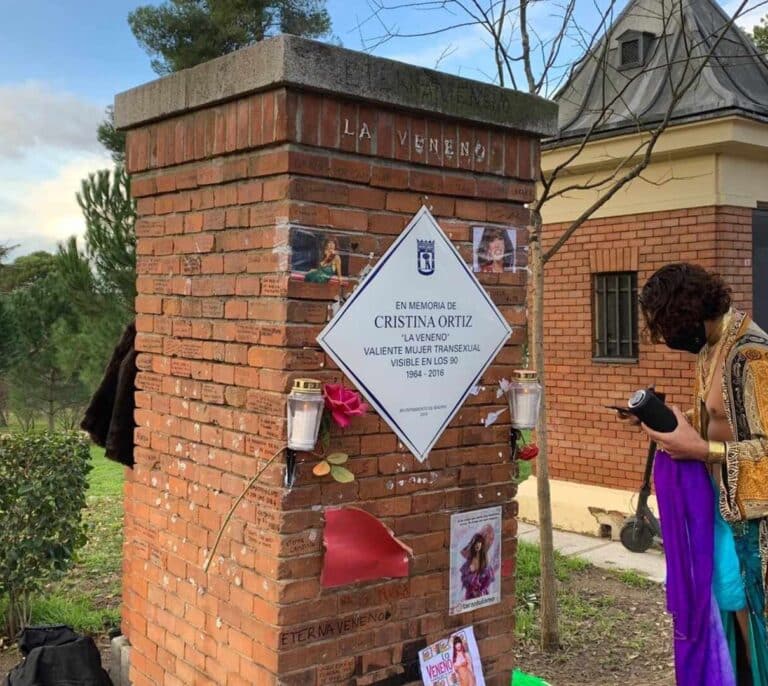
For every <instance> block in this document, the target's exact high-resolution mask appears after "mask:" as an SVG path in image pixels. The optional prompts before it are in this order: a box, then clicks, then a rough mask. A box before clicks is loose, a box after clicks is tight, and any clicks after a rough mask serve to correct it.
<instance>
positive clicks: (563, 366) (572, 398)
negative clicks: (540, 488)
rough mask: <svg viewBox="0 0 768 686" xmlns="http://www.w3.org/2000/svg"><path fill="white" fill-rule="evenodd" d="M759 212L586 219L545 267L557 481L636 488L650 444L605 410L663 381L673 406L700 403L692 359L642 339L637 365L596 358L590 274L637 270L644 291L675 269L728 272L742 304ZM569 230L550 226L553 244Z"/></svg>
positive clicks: (748, 294)
mask: <svg viewBox="0 0 768 686" xmlns="http://www.w3.org/2000/svg"><path fill="white" fill-rule="evenodd" d="M751 222H752V213H751V210H748V209H744V208H734V207H702V208H694V209H689V210H677V211H670V212H655V213H648V214H641V215H635V216H622V217H609V218H605V219H596V220H593V221H590V222H587V223H586V224H585V225H584V226H582V227H581V228H579V229H578V230H577V232H576V234H575V235H574V236H573V237H572V238H571V240H570V241H569V242H568V243H567V244H566V245H565V246H564V247H563V248H562V249H561V250H560V252H559V253H558V254H557V256H555V257H554V258H553V259H552V260H551V261H550V262H549V264H548V265H547V268H546V284H547V285H546V293H545V321H546V325H545V348H546V370H547V384H548V403H549V404H548V406H547V407H548V412H549V437H550V441H551V444H550V445H551V456H550V460H551V467H550V469H551V474H552V476H553V478H556V479H565V480H568V481H578V482H581V483H589V484H596V485H599V486H608V487H615V488H624V489H631V490H636V489H637V488H638V486H639V484H640V481H641V479H642V472H643V468H644V465H645V453H646V449H647V444H646V443H645V441H644V440H643V438H642V436H641V435H640V434H639V433H638V432H637V431H635V430H628V429H625V428H623V427H622V426H621V424H620V422H618V421H616V420H615V419H614V416H613V414H612V413H611V411H610V410H607V409H605V408H604V407H603V405H606V404H624V403H625V402H626V400H627V398H628V397H629V395H630V393H631V392H632V391H633V390H635V389H637V388H642V387H644V386H648V385H651V384H655V385H656V387H657V388H658V389H659V390H662V391H664V392H666V393H667V394H668V396H669V399H670V400H671V402H674V403H677V404H679V405H680V406H681V407H683V408H684V409H686V408H688V407H690V405H691V401H692V399H691V384H692V371H693V364H692V357H691V356H690V355H686V354H682V353H675V352H672V351H668V350H667V349H666V348H664V347H663V346H654V345H650V344H649V343H648V342H647V341H645V340H643V336H642V317H641V318H640V322H639V326H640V330H641V343H640V354H639V362H638V363H637V364H607V363H603V362H593V361H592V349H593V348H592V300H591V298H592V295H591V288H592V284H591V281H592V280H591V274H592V273H595V272H600V271H633V270H637V271H638V279H637V281H638V289H641V288H642V285H643V284H644V283H645V281H646V280H647V279H648V277H649V276H650V275H651V274H652V273H653V272H654V271H655V270H656V269H658V268H659V267H661V266H663V265H664V264H667V263H669V262H675V261H689V262H697V263H699V264H701V265H703V266H704V267H706V268H707V269H713V270H716V271H719V272H720V273H721V274H722V275H723V277H724V278H725V279H726V280H727V281H728V283H729V284H730V285H731V286H732V288H733V293H734V300H735V303H736V305H737V306H738V307H741V308H745V309H747V310H749V308H750V306H751V299H752V276H751V275H752V269H751V263H750V261H749V260H750V258H751V249H752V242H751V241H752V236H751ZM563 228H564V226H562V225H550V226H547V227H546V229H545V243H546V244H550V245H551V244H552V243H553V242H554V240H555V239H556V237H557V236H559V235H560V232H561V231H562V230H563Z"/></svg>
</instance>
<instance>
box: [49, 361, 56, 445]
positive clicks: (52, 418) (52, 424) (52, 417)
mask: <svg viewBox="0 0 768 686" xmlns="http://www.w3.org/2000/svg"><path fill="white" fill-rule="evenodd" d="M55 383H56V372H55V371H51V379H50V384H49V386H48V431H50V432H51V433H53V432H54V430H55V429H56V407H55V404H54V403H55V399H54V395H53V394H54V384H55Z"/></svg>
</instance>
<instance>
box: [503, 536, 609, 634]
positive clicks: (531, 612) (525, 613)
mask: <svg viewBox="0 0 768 686" xmlns="http://www.w3.org/2000/svg"><path fill="white" fill-rule="evenodd" d="M589 566H590V564H589V563H588V562H586V561H584V560H582V559H580V558H577V557H566V556H564V555H560V554H559V553H558V552H555V576H556V577H557V580H558V581H561V582H564V581H568V579H569V578H570V577H571V576H572V575H573V574H576V573H578V572H582V571H584V570H585V569H587V568H589ZM540 576H541V573H540V566H539V546H537V545H533V544H531V543H526V542H525V541H518V543H517V580H516V586H515V587H516V593H515V594H516V610H515V612H516V617H515V630H516V633H517V636H518V637H519V638H521V639H524V640H533V639H535V637H536V633H537V618H538V614H539V577H540ZM558 601H559V603H560V612H561V613H562V616H563V618H564V623H565V622H568V621H573V622H579V621H582V620H583V619H584V618H587V617H590V618H591V617H595V616H597V615H598V614H599V612H600V610H601V607H599V606H597V605H602V603H598V604H590V603H587V602H585V601H584V600H582V599H581V598H580V597H579V596H578V595H576V594H569V593H566V594H563V593H561V594H559V596H558ZM606 601H607V602H608V601H610V599H606Z"/></svg>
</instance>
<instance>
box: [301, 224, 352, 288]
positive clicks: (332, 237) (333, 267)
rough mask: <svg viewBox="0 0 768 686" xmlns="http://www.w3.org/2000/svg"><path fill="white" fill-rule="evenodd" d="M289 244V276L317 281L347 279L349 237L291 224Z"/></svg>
mask: <svg viewBox="0 0 768 686" xmlns="http://www.w3.org/2000/svg"><path fill="white" fill-rule="evenodd" d="M290 246H291V272H292V278H294V279H297V280H300V281H306V282H308V283H319V284H324V283H328V282H330V281H331V280H334V281H344V280H346V279H347V278H348V276H349V260H350V254H351V253H350V250H349V238H348V237H346V236H341V235H338V234H327V233H321V232H320V231H312V230H309V229H305V228H303V227H291V234H290Z"/></svg>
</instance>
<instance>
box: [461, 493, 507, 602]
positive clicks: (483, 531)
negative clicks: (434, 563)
mask: <svg viewBox="0 0 768 686" xmlns="http://www.w3.org/2000/svg"><path fill="white" fill-rule="evenodd" d="M448 592H449V593H450V597H449V604H448V608H449V614H451V615H458V614H461V613H463V612H471V611H472V610H477V609H478V608H480V607H487V606H488V605H495V604H496V603H498V602H499V601H500V600H501V506H497V507H488V508H485V509H483V510H473V511H472V512H457V513H456V514H454V515H452V516H451V576H450V584H449V591H448Z"/></svg>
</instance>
